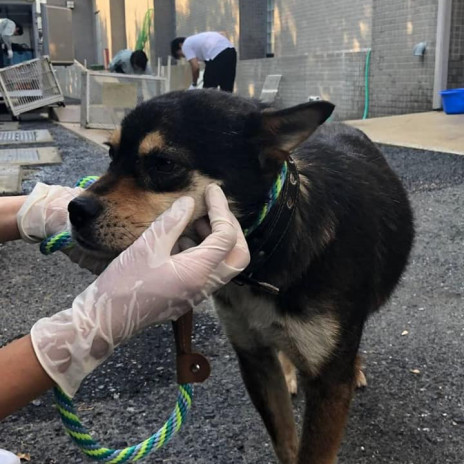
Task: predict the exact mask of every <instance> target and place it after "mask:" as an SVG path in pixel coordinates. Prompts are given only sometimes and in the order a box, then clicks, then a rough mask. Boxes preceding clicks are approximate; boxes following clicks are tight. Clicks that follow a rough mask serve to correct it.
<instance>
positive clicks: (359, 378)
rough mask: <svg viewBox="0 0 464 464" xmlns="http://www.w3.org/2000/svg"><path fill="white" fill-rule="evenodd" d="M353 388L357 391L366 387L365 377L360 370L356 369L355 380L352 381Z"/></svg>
mask: <svg viewBox="0 0 464 464" xmlns="http://www.w3.org/2000/svg"><path fill="white" fill-rule="evenodd" d="M354 386H355V387H356V388H357V389H360V388H365V387H367V379H366V376H365V375H364V372H363V371H362V370H361V369H360V368H359V369H356V376H355V379H354Z"/></svg>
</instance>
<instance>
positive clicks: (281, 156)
mask: <svg viewBox="0 0 464 464" xmlns="http://www.w3.org/2000/svg"><path fill="white" fill-rule="evenodd" d="M332 110H333V105H332V104H330V103H328V102H313V103H306V104H303V105H299V106H296V107H293V108H289V109H286V110H281V111H275V110H271V109H263V108H262V107H261V106H260V104H259V103H258V102H256V101H253V100H249V99H244V98H240V97H237V96H232V95H230V94H228V93H225V92H218V91H216V90H196V91H190V92H186V91H183V92H172V93H168V94H165V95H162V96H160V97H157V98H154V99H152V100H150V101H147V102H145V103H143V104H141V105H140V106H138V107H137V108H135V109H134V110H133V111H132V112H131V113H130V114H129V115H128V116H127V117H126V118H125V119H124V121H123V123H122V126H121V129H120V130H118V131H116V132H115V133H114V134H113V136H112V138H111V140H110V141H109V146H110V150H109V156H110V158H111V163H110V165H109V168H108V171H107V173H106V174H105V175H104V176H102V177H101V178H100V179H99V180H98V181H97V182H96V183H95V184H93V185H92V186H91V187H90V188H89V189H88V190H86V191H85V192H84V193H83V194H82V195H81V196H79V197H78V198H76V199H75V200H73V201H72V202H71V203H70V205H69V212H70V220H71V223H72V225H73V235H74V237H75V239H76V240H77V242H78V243H79V244H80V245H81V246H82V247H84V248H86V249H89V250H94V251H95V252H100V253H104V254H106V255H108V256H115V255H117V254H118V253H120V252H121V251H122V250H123V249H125V248H126V247H128V246H129V245H130V244H131V243H132V242H133V241H134V240H135V239H136V238H137V237H138V236H139V235H141V234H142V232H143V231H144V230H145V229H146V228H147V227H148V226H149V225H150V224H151V222H152V221H153V220H154V219H155V218H156V217H157V216H159V215H160V214H161V213H162V212H163V211H165V210H166V209H167V208H169V206H170V205H171V204H172V203H173V202H174V201H175V200H176V199H177V198H179V197H181V196H183V195H189V196H192V197H193V198H194V199H195V205H196V206H195V212H194V217H193V219H197V218H199V217H201V216H203V215H204V214H205V212H206V210H205V205H204V201H203V195H204V190H205V188H206V186H207V185H208V184H210V183H211V182H215V183H217V184H219V185H221V186H222V188H223V190H224V192H225V193H226V195H227V197H228V198H229V201H230V203H231V207H232V209H233V211H234V213H235V214H236V215H237V217H238V218H239V220H240V222H241V224H242V226H244V227H247V226H249V225H250V224H251V223H252V222H253V221H254V219H255V216H256V214H257V212H258V211H259V209H260V208H261V207H262V205H263V203H264V202H265V201H266V196H267V192H268V190H269V188H270V186H271V185H272V183H273V182H274V180H275V178H276V176H277V175H278V173H279V172H280V169H281V167H282V164H283V162H284V161H285V160H286V158H287V157H288V155H289V152H290V151H291V150H292V149H293V148H294V147H296V146H297V145H298V144H299V143H301V142H302V141H303V140H305V139H306V138H307V137H308V136H309V135H310V134H311V133H312V132H313V131H314V130H315V129H316V128H317V127H318V126H319V125H320V124H321V123H322V122H324V121H325V120H326V119H327V118H328V117H329V116H330V114H331V112H332Z"/></svg>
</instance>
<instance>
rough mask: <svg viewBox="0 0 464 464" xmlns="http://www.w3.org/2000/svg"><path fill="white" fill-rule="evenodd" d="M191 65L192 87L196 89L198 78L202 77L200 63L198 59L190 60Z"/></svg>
mask: <svg viewBox="0 0 464 464" xmlns="http://www.w3.org/2000/svg"><path fill="white" fill-rule="evenodd" d="M189 63H190V69H191V71H192V85H193V86H194V87H196V86H197V84H198V78H199V77H200V62H199V61H198V59H197V58H192V59H191V60H189Z"/></svg>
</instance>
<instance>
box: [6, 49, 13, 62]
mask: <svg viewBox="0 0 464 464" xmlns="http://www.w3.org/2000/svg"><path fill="white" fill-rule="evenodd" d="M7 55H8V58H9V59H10V60H11V58H13V50H10V49H8V51H7Z"/></svg>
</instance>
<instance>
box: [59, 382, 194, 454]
mask: <svg viewBox="0 0 464 464" xmlns="http://www.w3.org/2000/svg"><path fill="white" fill-rule="evenodd" d="M54 395H55V404H56V407H57V410H58V413H59V415H60V417H61V421H62V422H63V426H64V429H65V431H66V433H67V434H68V435H69V436H70V437H71V439H72V440H73V441H74V443H76V445H77V446H78V447H79V448H80V450H81V451H82V452H83V453H84V454H85V455H86V456H87V457H89V458H90V459H92V460H94V461H99V462H109V463H122V462H136V461H138V460H140V459H143V458H144V457H146V456H147V455H148V454H149V453H151V452H152V451H156V450H158V449H160V448H161V447H162V446H164V445H165V444H166V443H168V442H169V441H170V440H171V439H172V438H173V437H174V435H175V434H176V433H177V432H178V431H179V430H180V428H181V427H182V425H183V424H184V422H185V420H186V418H187V415H188V412H189V410H190V408H191V407H192V398H193V388H192V385H190V384H183V385H179V390H178V393H177V401H176V405H175V407H174V409H173V411H172V412H171V415H170V416H169V418H168V419H167V421H166V422H165V423H164V425H163V426H162V427H161V428H160V429H159V430H158V431H157V432H156V433H154V434H153V435H151V436H150V437H149V438H147V439H146V440H144V441H142V442H140V443H138V444H137V445H135V446H128V447H126V448H123V449H112V448H106V447H104V446H101V445H100V444H99V443H98V442H97V441H96V440H94V439H93V438H92V436H91V435H90V433H89V432H88V430H87V429H86V428H85V427H84V426H83V425H82V422H81V420H80V419H79V417H78V415H77V412H76V409H75V406H74V403H73V401H72V399H71V398H70V397H69V396H67V395H66V393H64V392H63V391H62V390H61V389H60V388H59V387H55V388H54Z"/></svg>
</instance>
